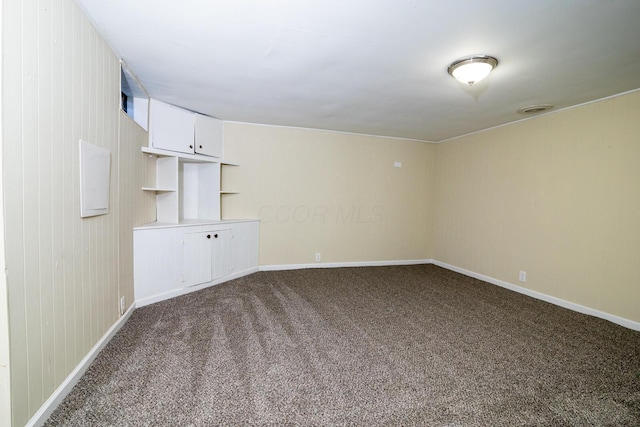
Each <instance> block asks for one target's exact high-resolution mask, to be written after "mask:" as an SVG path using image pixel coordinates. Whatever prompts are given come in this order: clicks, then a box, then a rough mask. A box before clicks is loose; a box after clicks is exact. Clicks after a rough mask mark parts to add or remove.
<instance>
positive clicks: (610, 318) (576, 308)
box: [432, 260, 640, 331]
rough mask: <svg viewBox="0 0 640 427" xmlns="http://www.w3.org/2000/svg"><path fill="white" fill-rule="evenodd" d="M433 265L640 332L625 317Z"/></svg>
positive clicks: (443, 265) (457, 269) (439, 264)
mask: <svg viewBox="0 0 640 427" xmlns="http://www.w3.org/2000/svg"><path fill="white" fill-rule="evenodd" d="M432 264H433V265H437V266H438V267H442V268H446V269H447V270H451V271H455V272H456V273H460V274H464V275H465V276H469V277H473V278H474V279H478V280H482V281H483V282H488V283H491V284H493V285H497V286H500V287H502V288H505V289H509V290H511V291H514V292H518V293H520V294H523V295H527V296H530V297H532V298H536V299H539V300H542V301H545V302H548V303H551V304H554V305H558V306H560V307H564V308H568V309H569V310H573V311H577V312H578V313H582V314H588V315H589V316H594V317H599V318H600V319H604V320H608V321H610V322H612V323H616V324H618V325H620V326H624V327H625V328H629V329H633V330H635V331H640V323H639V322H635V321H633V320H629V319H625V318H624V317H620V316H616V315H614V314H610V313H606V312H604V311H600V310H596V309H593V308H590V307H586V306H584V305H580V304H576V303H573V302H570V301H566V300H563V299H560V298H556V297H554V296H551V295H547V294H543V293H542V292H537V291H533V290H531V289H527V288H523V287H522V286H518V285H514V284H513V283H509V282H505V281H503V280H499V279H494V278H493V277H489V276H485V275H483V274H479V273H475V272H473V271H470V270H466V269H464V268H460V267H456V266H454V265H450V264H446V263H444V262H440V261H437V260H432Z"/></svg>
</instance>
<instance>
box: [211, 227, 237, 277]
mask: <svg viewBox="0 0 640 427" xmlns="http://www.w3.org/2000/svg"><path fill="white" fill-rule="evenodd" d="M211 233H212V236H211V237H212V239H211V240H212V245H211V269H212V275H213V280H216V279H220V278H222V277H224V276H228V275H229V274H231V255H232V254H231V239H232V238H233V232H232V231H231V230H230V229H229V230H218V231H212V232H211Z"/></svg>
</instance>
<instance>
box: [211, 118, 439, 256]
mask: <svg viewBox="0 0 640 427" xmlns="http://www.w3.org/2000/svg"><path fill="white" fill-rule="evenodd" d="M434 149H435V147H434V146H433V145H431V144H427V143H424V142H418V141H409V140H402V139H393V138H380V137H371V136H363V135H353V134H345V133H338V132H327V131H320V130H311V129H299V128H286V127H276V126H263V125H251V124H242V123H228V122H227V123H225V158H226V159H228V160H233V161H237V162H238V163H240V164H241V165H240V166H237V167H233V166H226V167H224V170H223V175H222V188H223V190H233V191H238V192H239V194H232V195H223V200H222V214H223V217H225V218H260V219H261V224H260V264H261V265H283V264H308V263H315V260H314V255H315V253H316V252H320V253H321V254H322V262H328V263H332V262H356V261H381V260H412V259H426V258H430V257H431V247H430V241H431V239H430V236H429V230H430V219H429V215H430V214H429V212H430V203H431V194H430V191H431V188H430V182H431V180H430V178H429V177H430V174H431V173H432V170H433V154H434ZM395 161H400V162H402V167H401V168H395V167H394V162H395Z"/></svg>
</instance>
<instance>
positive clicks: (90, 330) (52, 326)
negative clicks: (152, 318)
mask: <svg viewBox="0 0 640 427" xmlns="http://www.w3.org/2000/svg"><path fill="white" fill-rule="evenodd" d="M2 20H3V37H4V45H3V52H4V53H3V82H2V87H3V97H2V104H3V112H4V114H3V118H2V122H3V153H2V154H3V165H2V168H3V170H2V173H3V180H4V206H5V232H6V268H7V286H8V307H9V328H10V334H11V346H10V356H11V367H10V372H11V410H12V424H13V425H16V426H21V425H24V424H25V423H26V422H27V421H28V420H29V419H30V418H31V417H32V416H33V415H34V413H35V412H36V411H37V410H38V409H39V408H40V406H41V405H42V404H43V403H44V402H45V400H46V399H47V398H48V397H49V396H50V395H51V394H52V392H53V391H54V390H55V389H56V388H57V387H58V386H59V385H60V384H61V383H62V382H63V381H64V379H65V378H66V377H67V376H68V375H69V373H71V371H72V370H73V369H74V368H75V367H76V366H77V364H78V363H79V362H80V361H81V360H82V359H83V358H84V357H85V355H87V353H88V352H89V351H90V349H91V348H92V347H93V346H94V345H95V344H96V342H97V341H98V340H99V339H100V338H101V337H102V336H103V335H104V333H105V332H106V331H107V330H108V329H109V328H110V327H111V326H112V325H113V324H114V323H115V322H116V321H117V320H118V319H119V316H120V313H119V307H118V300H119V296H120V294H123V295H125V296H126V297H127V299H128V302H129V304H130V303H131V301H132V298H133V291H132V289H131V287H132V279H131V273H130V271H131V267H130V262H131V261H130V260H127V261H126V262H123V263H122V265H121V263H120V262H119V261H120V259H122V257H123V256H125V257H126V256H127V254H122V255H120V254H119V251H121V250H123V249H124V248H126V247H127V246H128V244H129V241H130V236H129V235H128V233H127V229H129V233H130V226H131V225H132V224H133V223H135V222H136V221H138V220H139V219H140V213H139V211H138V209H141V208H140V205H135V206H137V207H133V208H132V206H134V205H132V204H134V203H136V202H135V198H136V197H140V192H139V191H138V192H135V193H134V192H133V191H132V190H130V188H129V186H131V188H134V187H137V188H139V187H140V186H141V185H142V183H141V182H137V181H136V180H138V179H139V176H138V175H139V174H138V172H136V169H138V168H139V169H144V157H143V156H142V155H141V154H140V153H139V147H140V145H141V144H142V143H143V142H144V141H143V139H142V137H141V133H140V132H137V133H136V132H135V131H131V132H129V131H128V130H127V129H126V126H127V124H126V121H128V120H129V119H127V118H124V119H123V129H122V131H123V135H125V136H126V141H125V140H124V139H123V140H122V141H120V132H119V121H120V117H119V112H118V111H119V109H118V102H119V92H120V90H119V80H120V71H119V64H118V60H117V58H116V57H115V56H114V54H113V52H112V51H111V50H110V49H109V47H108V46H107V45H106V43H105V42H104V41H103V40H102V38H101V37H100V36H99V35H98V33H97V32H96V31H95V29H94V28H93V27H92V25H91V24H90V23H89V21H88V20H87V19H86V18H85V16H84V15H83V13H82V12H81V11H80V9H79V8H78V7H77V5H76V4H75V2H73V1H72V0H49V1H48V0H45V1H39V2H36V1H31V0H30V1H21V0H4V11H3V15H2ZM127 135H128V136H127ZM80 138H82V139H84V140H86V141H88V142H90V143H93V144H96V145H98V146H101V147H104V148H107V149H109V150H110V151H111V159H112V166H111V183H110V184H111V191H110V212H109V214H108V215H102V216H98V217H93V218H85V219H81V218H80V212H79V209H80V207H79V189H78V187H79V160H78V140H79V139H80ZM121 143H122V145H123V146H122V147H121V146H120V144H121ZM129 144H131V145H129ZM136 144H137V147H136V146H135V145H136ZM121 148H122V152H121ZM134 152H135V153H136V157H133V160H132V161H131V162H121V160H122V159H121V157H123V156H131V155H133V154H132V153H134ZM149 220H153V217H151V218H148V219H146V221H149ZM140 222H145V221H140ZM125 239H126V240H127V241H126V242H125Z"/></svg>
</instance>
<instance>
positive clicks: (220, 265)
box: [133, 220, 259, 307]
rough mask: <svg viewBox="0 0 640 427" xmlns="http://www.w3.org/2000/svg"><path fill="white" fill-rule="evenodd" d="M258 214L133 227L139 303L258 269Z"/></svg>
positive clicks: (151, 301) (136, 291)
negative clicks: (225, 218)
mask: <svg viewBox="0 0 640 427" xmlns="http://www.w3.org/2000/svg"><path fill="white" fill-rule="evenodd" d="M258 224H259V222H258V221H257V220H238V221H218V222H212V223H207V224H196V225H186V224H185V225H183V224H181V225H175V226H154V224H148V225H145V226H142V227H137V228H135V229H134V230H133V252H134V289H135V299H136V305H137V306H138V307H140V306H143V305H147V304H151V303H154V302H157V301H162V300H164V299H168V298H172V297H174V296H178V295H181V294H184V293H188V292H191V291H193V290H197V289H202V288H204V287H207V286H211V285H215V284H217V283H221V282H224V281H227V280H231V279H234V278H237V277H241V276H244V275H247V274H250V273H253V272H255V271H257V270H258V228H259V225H258Z"/></svg>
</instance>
